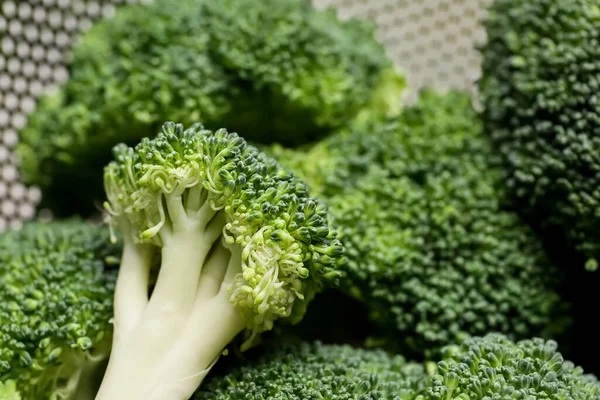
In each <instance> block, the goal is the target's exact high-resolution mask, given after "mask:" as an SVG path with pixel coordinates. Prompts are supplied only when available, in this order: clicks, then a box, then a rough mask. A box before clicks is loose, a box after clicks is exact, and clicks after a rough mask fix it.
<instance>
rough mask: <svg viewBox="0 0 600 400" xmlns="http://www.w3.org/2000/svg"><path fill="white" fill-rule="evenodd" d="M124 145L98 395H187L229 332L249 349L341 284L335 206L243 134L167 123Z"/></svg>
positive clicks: (110, 170)
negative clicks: (155, 267) (109, 347)
mask: <svg viewBox="0 0 600 400" xmlns="http://www.w3.org/2000/svg"><path fill="white" fill-rule="evenodd" d="M114 154H115V160H114V161H112V162H111V163H110V164H108V165H107V166H106V168H105V171H104V179H105V189H106V194H107V198H108V201H107V203H106V205H105V206H106V208H107V210H108V211H109V212H110V215H111V225H112V226H113V227H114V228H115V229H117V230H118V231H119V232H122V234H123V236H124V250H123V257H122V262H121V268H120V271H119V277H118V280H117V285H116V290H115V316H114V326H115V333H114V341H113V351H112V353H111V356H110V360H109V364H108V368H107V372H106V374H105V378H104V381H103V382H102V385H101V387H100V390H99V393H98V397H97V400H104V399H111V400H118V399H127V400H136V399H140V400H141V399H150V398H156V399H188V398H189V397H190V396H191V395H192V394H193V392H194V391H195V390H196V388H197V387H198V386H199V385H200V383H201V382H202V379H203V378H204V376H205V375H206V373H207V372H208V371H209V370H210V369H211V367H212V365H213V364H214V363H215V362H216V360H217V358H218V357H219V355H220V353H222V352H223V351H224V350H225V348H226V347H227V346H228V344H229V343H230V342H232V341H234V339H236V338H240V339H241V340H242V342H241V344H240V346H239V348H238V346H237V344H236V345H235V346H234V348H235V349H239V350H241V351H245V350H247V349H249V348H251V347H252V346H254V345H255V344H256V343H258V342H257V340H258V339H259V334H260V333H261V332H263V331H269V330H271V329H272V328H273V324H274V322H275V321H277V320H285V321H287V322H288V323H292V324H294V323H296V322H298V321H299V320H300V319H301V318H302V316H303V314H304V312H305V309H306V306H307V304H308V302H309V301H310V300H311V299H312V298H313V297H314V295H315V294H316V293H317V292H319V291H320V290H321V289H322V288H323V287H324V286H325V285H326V284H328V283H329V282H331V284H335V283H336V281H337V279H338V277H339V275H340V273H339V272H338V270H337V269H338V266H339V265H340V264H341V263H342V262H343V260H344V258H343V257H344V248H343V246H342V244H341V243H340V241H339V240H338V239H337V237H336V236H337V232H336V231H334V230H333V229H331V228H330V226H329V220H330V217H329V216H328V214H327V209H326V208H325V207H324V206H323V205H322V204H321V203H319V202H318V201H316V200H314V199H312V198H310V197H309V195H308V191H307V189H306V185H304V183H302V182H301V181H300V180H298V179H297V178H296V177H294V176H293V175H292V174H291V173H289V171H287V170H285V169H283V168H282V167H281V166H280V165H279V164H278V163H277V162H276V161H275V160H274V159H272V158H270V157H268V156H267V155H265V154H264V153H262V152H259V151H258V150H257V149H256V148H255V147H253V146H250V145H248V144H247V143H246V141H245V140H244V139H243V138H242V137H240V136H239V135H238V134H237V133H232V132H228V131H227V130H225V129H219V130H217V131H211V130H208V129H205V128H204V127H203V125H201V124H200V123H196V124H193V125H192V126H190V127H188V128H187V129H184V126H183V125H182V124H176V123H174V122H167V123H165V124H164V125H163V129H162V131H161V132H159V133H158V135H157V136H156V137H154V138H153V139H149V138H144V139H142V140H141V142H140V143H139V144H138V145H136V146H135V147H128V146H127V145H125V144H120V145H117V146H116V147H115V149H114ZM154 249H159V250H160V256H161V261H160V269H159V271H158V277H157V279H156V285H155V286H154V288H153V290H152V293H151V295H150V296H148V291H147V288H148V282H147V281H148V274H149V270H150V262H151V260H152V258H153V250H154ZM240 334H241V335H240ZM152 396H153V397H152Z"/></svg>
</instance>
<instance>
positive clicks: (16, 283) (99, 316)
mask: <svg viewBox="0 0 600 400" xmlns="http://www.w3.org/2000/svg"><path fill="white" fill-rule="evenodd" d="M120 252H121V247H120V242H119V243H117V244H116V245H113V244H111V243H110V240H109V230H108V229H107V228H106V227H105V226H102V225H100V226H99V225H95V224H91V223H85V222H83V221H80V220H78V219H73V220H65V221H54V222H50V223H43V222H30V223H27V224H25V226H24V227H23V228H21V229H20V230H12V231H8V232H6V233H3V234H2V235H0V382H5V386H4V387H3V388H1V389H0V393H1V394H0V398H4V397H2V396H8V398H10V399H12V398H13V397H10V396H13V392H15V389H14V388H15V385H16V387H17V388H18V391H19V392H20V395H21V397H22V398H23V399H40V400H51V399H56V398H60V399H74V400H85V399H93V398H94V394H95V389H96V388H97V387H98V385H99V381H98V382H97V379H96V378H95V375H97V374H101V371H102V368H103V366H104V364H103V362H105V361H106V360H107V359H108V355H109V351H110V346H111V336H112V325H111V323H110V320H111V318H112V314H113V307H112V305H113V294H114V287H115V281H116V271H114V269H113V268H111V266H112V265H113V264H114V262H115V261H117V257H118V256H119V254H120ZM98 371H100V372H98ZM11 381H12V383H11ZM3 391H5V392H7V393H8V394H6V395H5V394H4V393H3ZM14 396H16V395H14ZM17 398H18V397H17Z"/></svg>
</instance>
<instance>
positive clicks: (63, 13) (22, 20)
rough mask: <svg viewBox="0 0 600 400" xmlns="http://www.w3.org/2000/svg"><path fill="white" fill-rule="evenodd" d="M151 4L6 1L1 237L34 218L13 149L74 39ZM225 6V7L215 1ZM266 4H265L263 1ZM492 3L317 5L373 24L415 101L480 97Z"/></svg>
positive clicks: (343, 0)
mask: <svg viewBox="0 0 600 400" xmlns="http://www.w3.org/2000/svg"><path fill="white" fill-rule="evenodd" d="M143 1H144V0H85V1H81V0H79V1H78V0H0V231H3V230H5V229H7V228H9V227H16V226H18V225H20V224H21V223H22V222H23V221H25V220H28V219H31V218H33V217H34V216H35V209H36V205H37V204H38V203H39V201H40V199H41V193H40V191H39V189H38V188H35V187H26V186H25V185H23V184H22V183H21V182H20V180H19V174H18V170H17V159H16V157H15V156H14V155H13V149H14V147H15V145H16V144H17V142H18V140H19V138H18V134H17V132H18V130H19V129H20V128H21V127H22V126H23V125H24V124H25V123H26V121H27V114H28V113H29V112H31V111H32V110H33V109H34V107H35V100H36V98H37V97H38V96H40V95H41V94H42V93H44V92H45V91H46V90H49V89H50V88H52V87H54V86H56V85H57V84H59V83H61V82H63V81H64V80H66V79H67V75H68V73H67V69H66V67H65V64H64V60H65V54H66V51H67V50H68V49H69V46H70V45H71V43H72V41H73V40H74V38H76V37H77V35H78V34H79V33H80V32H82V31H83V30H85V29H88V28H89V27H90V26H91V24H92V22H93V21H94V20H96V19H98V18H102V17H108V16H110V15H112V14H113V13H114V10H115V7H116V6H118V5H121V4H125V3H133V2H138V3H139V2H143ZM215 1H218V0H215ZM257 1H260V0H257ZM490 1H491V0H316V1H315V4H316V6H317V7H327V6H334V7H336V8H337V9H338V10H339V13H340V16H341V17H342V18H347V17H361V18H370V19H372V20H374V21H375V22H376V23H377V25H378V28H379V31H378V35H379V38H380V39H381V40H382V41H383V42H384V43H385V44H386V46H387V48H388V51H389V54H390V56H391V57H392V58H393V59H394V60H395V61H396V63H397V64H398V65H399V66H400V67H402V68H403V69H404V71H405V73H406V76H407V78H408V81H409V84H410V88H411V95H410V96H409V97H408V99H409V101H411V100H413V99H414V98H415V94H416V92H417V91H418V89H419V88H421V87H424V86H429V87H436V88H438V89H442V90H444V89H448V88H457V89H464V90H474V82H475V80H476V79H477V78H478V77H479V66H480V59H479V55H478V53H477V51H476V46H477V45H478V44H479V43H481V42H482V41H483V40H484V39H485V33H484V31H483V29H482V27H481V24H480V21H481V18H482V17H483V13H484V10H485V8H486V7H487V6H488V5H489V3H490Z"/></svg>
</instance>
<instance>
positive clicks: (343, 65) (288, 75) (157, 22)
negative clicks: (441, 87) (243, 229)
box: [17, 0, 405, 216]
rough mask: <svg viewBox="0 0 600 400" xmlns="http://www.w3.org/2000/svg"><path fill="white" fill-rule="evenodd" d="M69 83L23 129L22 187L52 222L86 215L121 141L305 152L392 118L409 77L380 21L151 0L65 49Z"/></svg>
mask: <svg viewBox="0 0 600 400" xmlns="http://www.w3.org/2000/svg"><path fill="white" fill-rule="evenodd" d="M69 73H70V78H69V80H68V81H67V82H66V83H64V84H63V85H62V86H61V87H60V88H59V89H58V90H57V91H55V92H51V93H47V94H45V95H44V96H43V97H42V98H41V99H40V100H39V101H38V104H37V107H36V109H35V110H34V111H33V112H32V114H31V115H30V116H29V117H28V123H27V125H26V127H25V128H24V129H22V130H21V132H20V144H19V146H18V148H17V152H18V154H19V156H20V158H21V173H22V177H23V179H24V181H25V183H26V184H35V185H39V186H40V187H41V188H42V192H43V206H45V207H49V208H50V209H51V210H52V211H54V213H55V215H57V216H65V215H71V214H75V213H80V214H89V213H92V212H93V211H94V205H95V204H96V207H98V206H99V204H100V203H101V201H102V200H104V198H103V194H102V191H101V187H102V172H101V170H102V167H103V166H104V165H105V164H106V163H107V162H108V161H109V160H110V149H111V148H112V147H113V146H114V145H115V144H117V143H120V142H125V143H127V144H134V143H137V142H138V141H139V140H140V139H141V138H143V137H148V136H153V135H154V134H155V132H156V131H157V130H158V129H159V128H160V126H161V125H162V123H163V122H164V121H166V120H176V121H181V122H182V123H183V124H191V123H195V122H201V123H203V124H204V125H205V126H207V127H208V128H214V129H217V128H220V127H222V126H226V127H227V128H228V129H229V130H230V131H237V132H239V133H240V134H241V135H243V136H244V138H245V139H246V140H248V141H250V142H266V143H273V142H278V143H283V144H285V145H289V146H295V145H299V144H302V143H305V142H309V141H312V140H315V139H317V138H319V137H321V136H323V135H326V134H327V133H328V132H329V131H330V130H331V129H334V128H338V127H340V126H342V125H344V124H346V123H347V122H348V121H349V120H352V119H361V120H362V119H369V118H371V117H378V116H380V115H383V116H386V115H388V114H395V113H397V112H398V111H399V109H400V106H401V97H402V89H403V88H404V83H405V82H404V78H403V77H402V75H401V74H400V73H399V72H398V71H397V70H396V69H395V67H394V66H393V65H392V62H391V60H390V59H389V58H388V57H387V55H386V53H385V50H384V48H383V46H382V45H381V44H380V43H379V42H378V41H377V40H376V39H375V35H374V26H373V24H371V23H367V22H363V21H359V20H347V21H342V20H340V19H339V18H338V16H337V14H336V13H335V12H334V11H333V9H327V10H317V9H315V8H313V6H312V5H311V2H310V1H308V0H265V1H253V0H236V1H233V0H226V1H219V2H209V1H202V0H201V1H189V0H185V1H175V0H156V1H154V2H153V3H152V4H150V5H128V6H123V7H121V8H118V9H117V11H116V15H115V16H114V17H112V18H109V19H105V20H102V21H100V22H97V23H96V24H95V25H94V26H93V27H92V28H91V29H90V30H89V31H87V32H86V33H85V34H84V35H83V37H81V38H80V40H79V41H78V42H77V43H76V44H75V45H74V47H73V48H72V50H71V55H70V62H69Z"/></svg>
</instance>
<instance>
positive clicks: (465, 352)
mask: <svg viewBox="0 0 600 400" xmlns="http://www.w3.org/2000/svg"><path fill="white" fill-rule="evenodd" d="M557 348H558V345H557V343H556V342H555V341H553V340H543V339H541V338H533V339H525V340H521V341H518V342H514V341H511V340H510V339H508V338H507V337H506V336H504V335H501V334H497V333H490V334H487V335H485V336H483V337H473V338H469V339H467V340H465V341H464V342H463V343H461V344H459V345H452V346H448V347H446V348H445V349H444V357H443V361H441V362H440V363H438V368H437V369H438V371H437V373H436V374H434V375H433V376H432V377H431V379H430V385H429V387H428V388H427V390H426V392H425V395H424V396H423V397H422V398H420V399H419V400H421V399H422V400H450V399H460V400H466V399H498V400H500V399H528V400H536V399H546V400H593V399H594V400H597V399H600V382H598V380H597V379H596V377H595V376H593V375H586V374H584V371H583V369H582V368H581V367H578V366H575V364H573V363H572V362H570V361H567V360H565V359H564V358H563V356H562V355H561V354H560V353H559V352H558V351H557Z"/></svg>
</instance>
